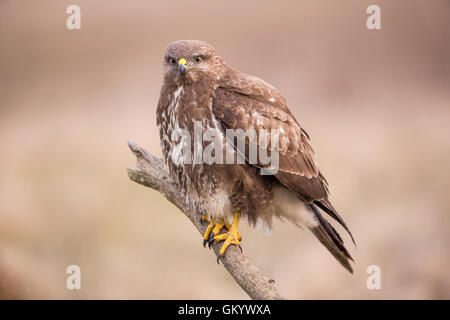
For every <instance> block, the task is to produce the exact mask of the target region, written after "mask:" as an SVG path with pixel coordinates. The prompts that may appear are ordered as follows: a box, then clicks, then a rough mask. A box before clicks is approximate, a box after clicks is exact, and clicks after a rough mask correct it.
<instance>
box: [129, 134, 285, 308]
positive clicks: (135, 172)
mask: <svg viewBox="0 0 450 320" xmlns="http://www.w3.org/2000/svg"><path fill="white" fill-rule="evenodd" d="M128 145H129V147H130V149H131V151H133V153H134V154H135V156H136V158H137V164H136V166H135V167H129V168H128V176H129V177H130V179H131V180H133V181H134V182H137V183H139V184H142V185H144V186H147V187H150V188H152V189H155V190H157V191H158V192H160V193H161V194H162V195H164V196H165V197H166V198H167V200H169V201H170V202H172V203H173V204H174V205H175V206H177V207H178V208H179V209H180V210H181V211H182V212H183V213H184V214H185V215H186V216H187V217H188V218H189V219H190V220H191V222H192V223H193V224H194V226H195V227H196V228H197V229H198V231H199V232H200V233H201V234H202V235H203V234H204V232H205V230H206V227H207V223H205V224H202V223H201V222H200V218H201V213H199V212H196V210H195V209H194V208H191V207H190V206H189V205H188V204H187V203H186V201H185V199H184V198H183V197H182V196H181V193H180V192H179V188H178V185H177V183H176V182H174V181H173V180H172V179H171V177H170V176H169V174H168V172H167V170H166V167H165V165H164V162H163V160H162V159H159V158H156V157H154V156H152V155H151V154H149V153H148V152H147V151H145V150H144V149H142V148H140V147H139V146H137V145H136V144H134V143H128ZM199 243H201V242H200V241H199ZM220 246H221V244H220V243H219V244H215V245H213V246H212V248H213V249H214V252H215V253H216V255H217V256H219V249H220ZM220 261H221V262H222V263H223V265H224V267H225V268H226V269H227V270H228V272H229V273H230V274H231V275H232V276H233V278H234V279H235V280H236V282H237V283H238V284H239V285H240V286H241V288H242V289H243V290H244V291H245V292H247V294H248V295H249V296H250V297H251V298H252V299H260V300H266V299H283V298H282V297H281V295H280V293H279V292H278V290H277V288H276V287H275V285H274V283H273V281H270V280H269V279H267V278H266V277H265V276H264V275H263V274H261V272H259V270H258V268H257V267H256V266H255V265H254V264H253V263H252V262H251V261H250V260H249V259H248V257H247V256H246V255H245V254H244V253H242V252H241V251H240V250H239V248H238V247H236V246H230V247H229V248H228V249H227V251H226V252H225V255H224V256H223V257H222V258H221V259H220Z"/></svg>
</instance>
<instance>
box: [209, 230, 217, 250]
mask: <svg viewBox="0 0 450 320" xmlns="http://www.w3.org/2000/svg"><path fill="white" fill-rule="evenodd" d="M215 236H216V235H215V234H214V232H212V231H211V233H210V234H209V240H208V247H209V248H210V249H211V246H212V245H213V244H214V237H215Z"/></svg>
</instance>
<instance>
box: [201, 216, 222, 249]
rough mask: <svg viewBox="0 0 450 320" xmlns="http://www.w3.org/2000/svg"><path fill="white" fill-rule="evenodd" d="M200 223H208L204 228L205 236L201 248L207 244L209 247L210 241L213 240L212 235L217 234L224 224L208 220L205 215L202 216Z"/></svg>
mask: <svg viewBox="0 0 450 320" xmlns="http://www.w3.org/2000/svg"><path fill="white" fill-rule="evenodd" d="M201 221H202V222H203V221H208V222H209V225H208V227H207V228H206V231H205V234H204V236H203V246H204V247H205V246H206V244H207V243H209V247H211V244H212V242H211V239H213V238H214V235H216V234H219V233H220V231H221V230H222V228H223V227H224V225H225V224H224V223H217V222H215V221H214V220H213V219H210V218H208V217H207V216H206V215H203V216H202V219H201Z"/></svg>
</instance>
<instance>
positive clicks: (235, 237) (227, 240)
mask: <svg viewBox="0 0 450 320" xmlns="http://www.w3.org/2000/svg"><path fill="white" fill-rule="evenodd" d="M240 218H241V215H240V214H239V213H237V212H236V213H235V214H234V217H233V223H232V224H231V225H228V224H225V227H226V228H227V229H228V232H225V233H222V234H218V233H215V232H214V230H213V232H214V237H213V242H215V243H218V242H220V241H224V243H223V244H222V247H221V248H220V250H219V254H220V256H223V255H224V254H225V251H226V250H227V248H228V247H229V246H230V244H234V245H237V246H239V248H240V249H241V250H242V248H241V246H240V244H241V241H240V240H242V236H241V235H240V234H239V233H238V224H239V219H240ZM222 227H223V225H222V226H221V228H222Z"/></svg>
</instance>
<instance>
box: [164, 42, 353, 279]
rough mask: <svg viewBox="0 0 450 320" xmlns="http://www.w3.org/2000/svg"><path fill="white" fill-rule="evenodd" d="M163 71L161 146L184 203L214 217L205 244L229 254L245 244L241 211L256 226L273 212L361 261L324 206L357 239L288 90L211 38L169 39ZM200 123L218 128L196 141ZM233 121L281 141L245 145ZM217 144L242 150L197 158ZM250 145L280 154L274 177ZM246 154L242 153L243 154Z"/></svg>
mask: <svg viewBox="0 0 450 320" xmlns="http://www.w3.org/2000/svg"><path fill="white" fill-rule="evenodd" d="M163 73H164V83H163V86H162V88H161V93H160V97H159V102H158V108H157V124H158V128H159V133H160V139H161V147H162V151H163V154H164V158H165V161H166V164H167V166H168V168H169V172H170V175H171V176H172V177H173V178H174V179H175V180H176V181H177V182H178V184H179V186H180V192H182V193H183V196H184V197H185V199H186V202H187V203H189V204H191V205H192V206H194V207H196V208H197V209H198V210H200V212H203V217H202V220H203V221H208V222H209V225H208V228H207V230H206V232H205V235H204V241H203V245H204V246H205V245H206V244H207V243H209V244H210V245H211V243H217V242H222V241H223V242H224V243H223V245H222V247H221V249H220V255H223V254H224V253H225V251H226V249H227V247H228V246H229V245H230V244H233V245H240V242H241V238H242V237H241V235H240V234H239V233H238V231H237V227H238V223H239V219H240V218H241V217H245V218H247V221H248V222H249V223H250V224H253V225H255V224H256V223H257V222H258V221H261V222H262V223H264V224H265V225H266V226H268V227H270V226H271V224H272V218H273V217H277V218H280V219H283V218H284V219H287V220H289V221H291V222H293V223H294V224H296V225H297V226H304V227H306V228H308V229H309V230H311V231H312V233H313V234H314V235H315V236H316V237H317V238H318V239H319V241H320V242H321V243H322V244H323V245H324V246H325V247H326V248H327V249H328V250H329V251H330V252H331V254H332V255H333V256H334V257H335V258H336V259H337V260H338V261H339V262H340V263H341V264H342V265H343V266H344V267H345V268H346V269H347V270H348V271H350V272H352V267H351V265H350V263H349V260H353V259H352V257H351V256H350V254H349V253H348V251H347V249H346V248H345V246H344V243H343V241H342V239H341V237H340V236H339V234H338V233H337V231H336V230H335V229H334V228H333V227H332V226H331V224H330V223H329V222H328V221H327V220H326V219H325V217H324V216H323V215H322V212H325V213H326V214H328V215H329V216H330V217H332V218H333V219H335V220H336V221H338V222H339V223H340V224H341V225H342V226H343V227H344V228H345V230H346V231H347V232H348V233H349V234H350V236H351V238H352V240H353V236H352V235H351V233H350V231H349V229H348V227H347V225H346V224H345V222H344V221H343V220H342V218H341V216H340V215H339V214H338V213H337V211H336V210H335V209H334V207H333V206H332V205H331V203H330V201H329V200H328V188H327V181H326V180H325V177H324V176H323V175H322V173H321V172H320V170H319V168H318V166H317V163H316V161H315V156H314V152H313V149H312V147H311V145H310V143H309V136H308V134H307V133H306V131H305V130H304V129H302V128H301V127H300V125H299V123H298V122H297V120H296V119H295V117H294V115H293V114H292V112H291V111H290V110H289V108H288V106H287V102H286V99H285V98H284V97H283V96H282V95H281V93H280V92H279V91H278V90H277V89H275V88H274V87H273V86H271V85H270V84H268V83H266V82H265V81H263V80H261V79H259V78H256V77H253V76H249V75H247V74H244V73H242V72H239V71H237V70H234V69H232V68H230V67H229V66H228V65H227V64H226V63H225V62H224V60H223V59H222V57H221V56H220V55H219V54H218V52H217V51H216V50H215V49H214V48H213V47H212V46H211V45H209V44H208V43H206V42H203V41H197V40H181V41H175V42H173V43H171V44H169V45H168V46H167V48H166V50H165V52H164V60H163ZM196 126H197V127H198V128H196ZM196 129H201V130H202V131H200V132H201V133H202V132H205V131H209V132H210V133H211V132H212V136H214V138H211V137H210V139H200V140H198V139H196V138H198V130H196ZM232 129H234V130H239V129H242V130H243V131H245V132H247V130H249V129H255V131H258V132H260V130H261V129H263V130H268V131H270V130H273V131H276V132H277V134H278V136H277V138H278V139H277V140H276V141H275V140H274V138H273V136H270V137H269V138H268V141H267V139H266V140H265V141H263V140H262V139H259V138H258V139H254V138H251V137H250V136H248V137H247V136H244V148H238V143H239V141H238V139H235V138H237V137H233V138H232V139H230V138H229V135H228V132H229V131H230V130H232ZM196 131H197V132H196ZM186 133H187V134H188V135H187V136H186V135H185V134H186ZM202 137H203V138H204V136H202ZM266 137H267V136H266ZM212 143H214V144H215V145H214V146H216V147H217V146H222V147H225V148H224V149H223V150H226V151H223V152H224V154H225V153H226V152H230V150H232V151H233V152H235V157H234V158H233V159H235V160H236V161H234V162H233V163H225V161H222V162H220V161H213V162H211V161H205V159H202V161H198V159H195V157H196V156H197V155H198V154H199V153H198V150H205V149H204V148H208V146H209V147H211V144H212ZM251 143H254V144H256V146H257V148H258V150H262V149H265V150H266V151H267V152H268V154H270V155H273V153H274V152H276V153H277V157H278V158H277V159H278V163H277V168H276V170H274V171H272V172H273V174H272V175H271V174H267V173H266V174H262V170H263V169H274V168H273V167H270V165H268V164H266V163H262V161H261V159H260V158H258V155H257V157H256V161H253V162H251V161H249V159H250V156H251V155H250V152H251V150H252V149H251V146H250V144H251ZM220 150H222V149H220ZM220 152H222V151H220ZM214 153H215V154H214ZM211 154H212V155H213V156H218V158H221V159H222V160H223V159H224V157H225V156H224V157H221V155H220V154H218V151H217V149H215V151H214V152H213V153H211ZM200 155H201V153H200ZM239 157H241V158H243V159H244V161H241V162H238V161H237V158H239ZM196 160H197V161H196ZM253 160H255V159H253ZM222 229H224V231H226V232H221V231H222ZM353 242H354V240H353Z"/></svg>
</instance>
